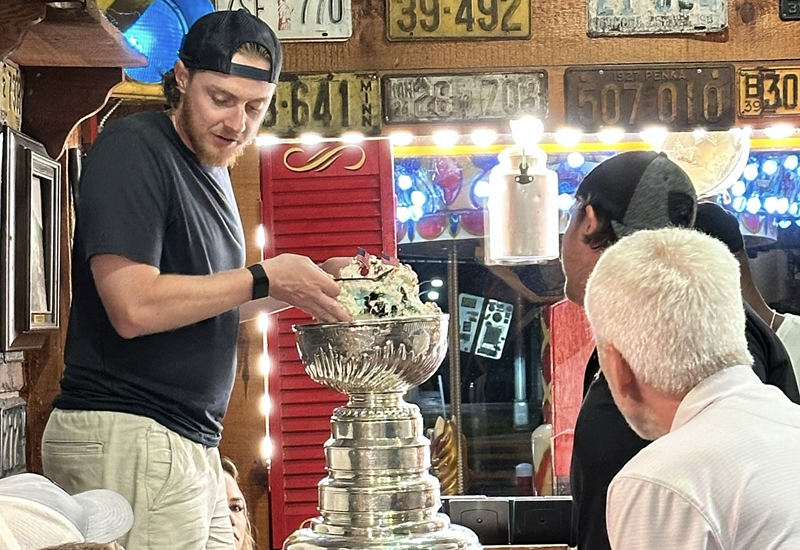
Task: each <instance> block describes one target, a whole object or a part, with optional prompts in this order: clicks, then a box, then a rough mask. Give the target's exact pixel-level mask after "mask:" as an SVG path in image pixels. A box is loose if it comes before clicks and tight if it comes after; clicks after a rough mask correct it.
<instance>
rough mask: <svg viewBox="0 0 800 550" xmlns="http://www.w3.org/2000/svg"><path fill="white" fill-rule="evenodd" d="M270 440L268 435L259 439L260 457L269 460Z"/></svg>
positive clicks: (270, 456) (270, 455)
mask: <svg viewBox="0 0 800 550" xmlns="http://www.w3.org/2000/svg"><path fill="white" fill-rule="evenodd" d="M272 449H273V447H272V440H271V439H270V438H269V436H267V437H265V438H264V439H262V440H261V458H263V459H264V460H270V459H271V458H272Z"/></svg>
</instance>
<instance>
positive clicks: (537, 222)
mask: <svg viewBox="0 0 800 550" xmlns="http://www.w3.org/2000/svg"><path fill="white" fill-rule="evenodd" d="M525 154H526V157H525V158H526V161H527V164H528V175H529V176H530V177H531V181H530V183H518V182H517V181H516V177H517V176H519V175H520V165H521V164H522V161H523V157H522V150H521V149H520V148H519V147H511V148H509V149H506V150H504V151H503V152H501V153H500V156H499V160H500V164H498V165H497V166H496V167H495V168H494V169H493V170H492V173H491V174H490V176H489V186H490V191H489V200H488V203H487V207H486V213H485V227H486V228H487V232H486V247H485V258H484V260H485V263H486V264H487V265H524V264H536V263H543V262H545V261H548V260H553V259H556V258H558V175H557V174H556V173H555V172H554V171H553V170H549V169H548V168H547V165H546V162H547V155H546V154H545V153H544V151H542V150H541V149H539V148H535V149H526V150H525Z"/></svg>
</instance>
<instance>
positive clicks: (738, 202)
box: [731, 197, 747, 212]
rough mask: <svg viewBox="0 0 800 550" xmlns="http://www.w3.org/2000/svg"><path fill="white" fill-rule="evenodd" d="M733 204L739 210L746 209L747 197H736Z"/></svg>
mask: <svg viewBox="0 0 800 550" xmlns="http://www.w3.org/2000/svg"><path fill="white" fill-rule="evenodd" d="M731 206H732V207H733V209H734V210H736V211H737V212H743V211H744V209H745V208H746V207H747V199H746V198H744V197H736V198H735V199H733V202H732V203H731Z"/></svg>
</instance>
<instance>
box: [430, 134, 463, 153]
mask: <svg viewBox="0 0 800 550" xmlns="http://www.w3.org/2000/svg"><path fill="white" fill-rule="evenodd" d="M431 137H432V138H433V142H434V143H435V144H436V146H437V147H438V148H439V149H452V148H453V147H455V146H456V143H458V132H456V131H455V130H436V131H435V132H434V133H433V135H432V136H431Z"/></svg>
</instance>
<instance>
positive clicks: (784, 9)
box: [780, 0, 800, 21]
mask: <svg viewBox="0 0 800 550" xmlns="http://www.w3.org/2000/svg"><path fill="white" fill-rule="evenodd" d="M780 13H781V19H783V20H784V21H795V20H797V19H800V0H781V12H780Z"/></svg>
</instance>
